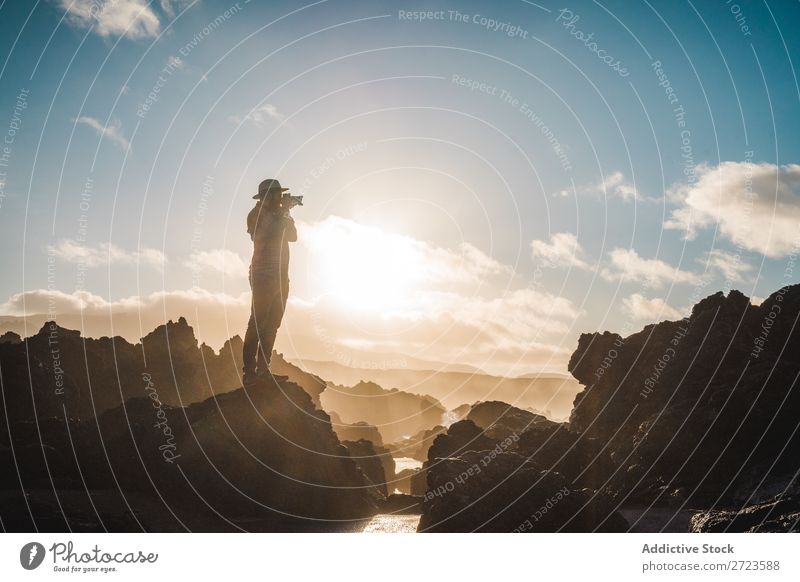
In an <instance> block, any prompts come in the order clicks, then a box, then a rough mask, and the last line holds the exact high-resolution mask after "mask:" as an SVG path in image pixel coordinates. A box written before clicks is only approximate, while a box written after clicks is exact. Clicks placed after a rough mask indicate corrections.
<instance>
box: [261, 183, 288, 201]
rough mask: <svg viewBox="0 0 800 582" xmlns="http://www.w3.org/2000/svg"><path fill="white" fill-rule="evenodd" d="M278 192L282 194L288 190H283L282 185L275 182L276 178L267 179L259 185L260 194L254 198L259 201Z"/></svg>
mask: <svg viewBox="0 0 800 582" xmlns="http://www.w3.org/2000/svg"><path fill="white" fill-rule="evenodd" d="M276 190H279V191H281V192H286V191H287V190H288V188H282V187H281V183H280V182H278V181H277V180H275V179H274V178H267V179H266V180H263V181H262V182H261V183H260V184H259V185H258V194H256V195H255V196H253V198H254V199H256V200H258V199H259V198H263V197H264V196H266V195H267V194H269V193H270V192H274V191H276Z"/></svg>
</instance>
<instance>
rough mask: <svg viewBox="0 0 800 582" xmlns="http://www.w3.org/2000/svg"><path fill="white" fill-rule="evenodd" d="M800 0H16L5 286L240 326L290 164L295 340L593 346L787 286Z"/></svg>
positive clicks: (214, 333)
mask: <svg viewBox="0 0 800 582" xmlns="http://www.w3.org/2000/svg"><path fill="white" fill-rule="evenodd" d="M799 13H800V7H798V5H797V3H795V2H767V3H756V2H753V3H750V2H747V3H745V2H740V3H735V2H724V1H721V2H696V3H689V2H649V3H648V2H642V3H631V2H602V3H601V2H571V3H568V4H564V3H554V2H548V1H543V2H539V3H532V2H525V1H519V2H514V1H508V2H502V3H488V2H351V1H336V0H328V1H322V2H315V3H307V4H305V3H299V2H268V3H266V2H255V1H254V2H244V1H240V2H238V3H231V2H216V1H212V0H202V1H198V2H194V3H193V2H189V1H181V0H178V1H175V0H172V1H170V0H164V1H162V2H151V3H149V4H148V3H147V2H145V1H144V0H118V2H116V3H111V4H108V3H105V2H103V1H102V0H95V2H87V1H85V0H76V1H75V2H72V1H71V0H70V1H63V2H62V1H39V2H36V3H29V2H5V3H3V4H2V5H1V6H0V15H2V17H0V43H2V45H3V49H4V50H3V55H4V57H5V60H4V62H3V64H2V70H1V72H0V76H1V77H2V87H3V90H2V92H1V93H0V113H2V119H0V131H3V132H4V134H5V136H6V137H7V138H9V135H10V136H11V137H10V139H11V143H6V145H7V147H8V148H10V149H9V150H6V157H7V164H6V166H7V167H0V170H1V171H4V172H5V175H4V182H3V191H2V195H3V197H2V200H1V202H2V205H1V206H0V222H2V229H0V237H2V243H3V245H4V248H6V249H7V252H6V253H4V255H3V258H2V261H3V264H2V269H3V270H2V272H3V274H4V277H3V278H2V280H0V304H2V311H3V312H4V313H5V314H8V315H23V314H26V313H27V314H32V313H42V312H45V311H48V310H49V311H53V312H55V313H56V314H57V315H60V314H62V313H67V312H73V313H74V312H80V311H81V310H84V311H85V312H91V313H95V314H112V315H113V314H115V313H116V314H118V313H130V312H131V311H136V312H138V313H139V315H140V319H142V323H141V326H142V328H143V329H144V331H145V332H146V331H148V329H147V328H148V326H149V325H150V324H153V323H157V322H158V321H159V320H163V319H164V318H169V317H175V316H177V315H178V312H188V313H186V315H187V316H188V317H189V318H190V320H191V321H193V322H194V323H195V324H196V327H203V328H204V329H205V330H206V331H205V333H204V334H201V335H203V337H204V339H207V341H210V342H211V343H212V344H215V345H218V344H219V342H220V339H221V338H223V337H226V336H227V335H231V334H232V333H241V332H242V329H241V328H242V326H243V323H244V322H243V320H244V318H245V317H246V305H247V291H248V286H247V280H246V276H244V275H243V272H244V269H246V263H247V261H248V260H249V253H250V247H249V240H248V238H247V235H246V233H245V232H244V228H243V220H244V216H245V215H246V213H247V211H248V209H249V207H250V205H251V202H252V201H251V195H252V191H253V190H254V188H255V186H256V184H257V183H258V181H259V180H261V179H262V178H265V177H273V176H274V177H278V178H279V179H280V180H281V181H282V182H284V183H285V184H287V185H288V186H290V187H292V189H293V191H294V193H296V194H304V195H305V196H306V205H305V206H304V207H303V208H301V209H298V210H296V211H295V213H294V214H295V218H296V220H297V221H298V223H300V226H301V242H300V243H298V245H296V248H295V249H294V258H293V263H292V285H293V302H292V304H291V305H290V309H289V312H288V313H287V324H286V330H285V331H286V333H285V334H284V336H283V337H282V340H281V341H282V342H283V343H282V344H281V347H282V349H284V350H285V351H287V352H288V353H290V354H295V355H299V356H307V357H315V358H318V359H335V358H337V357H340V356H341V355H342V354H343V353H344V352H346V351H347V350H355V349H358V350H366V351H375V352H398V353H404V354H412V355H416V356H418V357H420V356H428V357H429V359H438V360H451V361H464V362H469V363H477V364H479V365H482V366H484V367H487V368H490V369H492V370H494V371H498V372H503V371H509V373H510V372H511V371H521V372H522V371H528V370H530V369H540V368H544V369H563V368H564V365H565V362H566V359H567V358H568V356H569V353H570V352H571V351H572V349H574V345H575V340H576V338H577V335H578V334H579V333H580V332H582V331H593V330H596V329H611V330H615V331H624V332H626V333H630V332H632V331H634V330H636V329H639V328H640V327H641V326H642V325H643V324H645V323H648V322H650V321H656V320H659V319H665V318H670V319H674V318H677V317H680V316H681V315H682V314H684V313H685V312H686V309H687V308H688V307H689V306H690V305H691V304H692V303H693V301H694V300H696V299H697V298H698V297H703V296H705V295H708V294H710V293H712V292H715V291H717V290H720V289H721V290H727V289H729V288H731V287H733V288H738V289H741V290H742V291H744V292H745V293H746V294H748V295H755V296H756V297H761V298H763V297H765V296H766V295H768V294H769V293H771V292H772V291H774V290H776V289H777V288H779V287H780V286H782V285H785V284H787V283H794V282H796V281H797V276H796V275H795V270H794V269H793V268H790V267H791V264H792V257H794V256H795V255H796V254H797V252H796V249H797V244H798V241H797V239H796V237H797V232H796V231H797V230H800V229H797V228H795V227H794V225H796V224H797V222H796V221H797V220H798V219H800V197H798V182H799V181H800V168H798V167H797V166H796V164H797V163H798V162H800V152H799V151H798V147H800V144H799V143H798V139H800V137H798V132H797V123H796V120H797V119H798V115H799V114H800V91H799V90H798V84H797V78H796V72H795V70H794V67H793V64H794V63H797V62H800V53H799V52H798V42H799V41H800V38H798V33H797V30H796V27H794V28H793V26H792V24H793V23H796V22H797V21H798V17H800V14H799ZM423 16H424V18H422V17H423ZM589 35H591V38H587V37H589ZM604 59H605V60H604ZM606 61H608V62H606ZM668 90H669V92H668ZM20 95H22V97H20ZM148 96H149V97H148ZM154 97H155V98H154ZM670 99H671V100H672V102H671V101H670ZM676 110H680V111H682V113H680V114H679V113H677V112H676ZM6 129H7V130H8V131H5V130H6ZM9 132H11V133H9ZM87 184H89V186H87ZM87 190H90V191H91V192H90V193H87ZM304 232H305V234H306V237H305V241H304V240H303V233H304ZM326 237H328V238H326ZM363 245H366V246H368V247H369V249H367V250H366V251H365V250H363ZM387 257H388V258H387ZM48 259H50V261H51V263H48ZM48 264H51V267H50V270H48ZM341 273H347V274H348V277H349V282H347V283H344V282H342V281H341V280H340V277H339V274H341ZM48 275H50V279H48ZM375 296H380V298H381V299H380V300H378V299H375V298H374V297H375ZM198 306H199V307H198ZM192 312H193V313H192ZM142 314H144V315H142ZM220 314H222V315H220ZM204 322H205V323H204ZM315 322H316V323H315ZM320 322H322V323H321V324H320ZM320 325H321V326H322V328H323V329H324V330H325V333H324V334H323V333H321V332H320V331H319V329H318V327H319V326H320ZM315 326H316V327H315ZM134 327H135V326H134ZM138 331H139V330H137V329H128V328H123V329H122V333H125V334H126V335H128V336H130V337H131V338H134V339H135V337H137V336H138ZM323 336H324V337H323ZM331 344H332V345H335V346H336V347H335V348H334V349H331Z"/></svg>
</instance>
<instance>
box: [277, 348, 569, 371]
mask: <svg viewBox="0 0 800 582" xmlns="http://www.w3.org/2000/svg"><path fill="white" fill-rule="evenodd" d="M348 353H349V355H350V356H352V357H348V358H344V359H343V361H339V362H334V361H331V360H315V359H309V358H301V357H294V358H292V357H289V358H287V359H288V360H289V361H291V362H293V363H294V364H296V365H298V366H300V367H301V368H303V369H305V370H325V369H326V368H327V367H328V366H332V367H333V368H337V367H339V368H349V369H351V370H417V371H422V372H424V371H428V370H437V371H439V372H463V373H465V374H485V373H486V372H484V371H483V370H481V369H480V368H477V367H475V366H470V365H468V364H448V363H444V362H436V361H433V360H422V359H420V358H414V357H412V356H406V355H405V354H391V353H383V352H377V353H372V352H360V351H355V350H350V351H349V352H348ZM377 362H380V365H378V363H377ZM563 375H566V374H563Z"/></svg>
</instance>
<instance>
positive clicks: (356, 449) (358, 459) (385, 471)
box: [342, 439, 394, 499]
mask: <svg viewBox="0 0 800 582" xmlns="http://www.w3.org/2000/svg"><path fill="white" fill-rule="evenodd" d="M342 444H343V445H344V446H345V447H347V450H348V452H349V453H350V457H352V459H353V460H354V461H355V463H356V465H358V467H359V468H360V469H361V471H362V472H363V473H364V475H366V477H367V479H369V481H370V483H372V484H373V485H374V486H375V490H376V491H377V493H378V495H377V497H378V498H379V499H385V498H386V497H387V496H388V495H389V494H390V493H391V492H392V491H391V490H390V489H389V486H388V485H387V483H388V482H389V481H391V480H392V479H393V478H394V459H393V458H392V455H391V453H390V452H389V450H388V449H386V448H385V447H381V446H376V445H374V444H373V443H372V442H370V441H368V440H364V439H361V440H358V441H342Z"/></svg>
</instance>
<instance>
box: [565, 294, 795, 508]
mask: <svg viewBox="0 0 800 582" xmlns="http://www.w3.org/2000/svg"><path fill="white" fill-rule="evenodd" d="M799 313H800V286H798V285H794V286H790V287H784V288H782V289H780V290H778V291H776V292H775V293H773V294H772V295H770V296H769V297H768V298H767V299H765V300H764V302H763V303H761V305H759V306H753V305H751V304H750V302H749V301H748V299H747V297H745V296H744V295H743V294H741V293H740V292H738V291H731V292H730V293H729V294H728V296H727V297H725V296H724V295H723V294H722V293H716V294H714V295H711V296H709V297H707V298H705V299H703V300H702V301H700V302H699V303H698V304H697V305H695V306H694V308H693V309H692V315H691V317H689V318H687V319H684V320H681V321H675V322H672V321H665V322H662V323H658V324H656V325H649V326H647V327H645V328H644V329H643V330H642V331H641V332H639V333H635V334H633V335H631V336H629V337H627V338H622V337H620V336H619V335H617V334H610V333H603V334H584V335H582V336H581V338H580V340H579V344H578V349H577V350H576V351H575V353H574V354H573V355H572V358H571V360H570V363H569V369H570V371H571V372H572V373H573V375H574V376H575V377H576V378H577V379H578V380H579V381H580V382H581V383H582V384H583V385H584V386H585V389H584V391H583V392H581V393H580V394H578V396H577V397H576V398H575V406H574V408H573V411H572V415H571V417H570V429H571V430H574V431H576V432H579V433H581V434H582V435H584V436H588V437H592V438H597V439H600V440H601V441H605V442H606V443H607V447H608V450H609V451H610V455H611V459H612V461H613V462H614V463H615V464H617V465H621V466H622V467H623V469H622V470H620V471H619V472H618V474H617V477H616V478H615V479H614V481H613V482H612V483H611V485H610V486H611V488H612V489H613V490H615V491H616V492H617V493H619V494H621V495H624V496H625V497H627V498H628V499H629V500H639V501H647V502H650V501H657V502H659V503H662V502H663V503H683V502H689V503H691V504H692V505H693V506H695V507H697V506H702V505H703V504H706V503H709V504H711V503H713V504H715V505H719V504H722V505H723V506H724V505H733V504H735V503H736V502H738V501H740V500H744V499H748V498H752V496H754V498H755V499H759V498H761V497H762V493H763V492H761V491H760V489H761V488H762V485H761V483H762V481H763V479H762V478H763V477H764V476H765V475H769V477H770V479H769V480H771V481H775V480H781V479H785V478H787V476H790V475H794V474H795V473H796V472H797V471H798V469H800V434H797V431H796V427H797V411H798V409H799V408H800V390H797V379H798V373H800V333H798V331H797V329H796V326H795V321H796V319H797V317H798V314H799Z"/></svg>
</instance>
